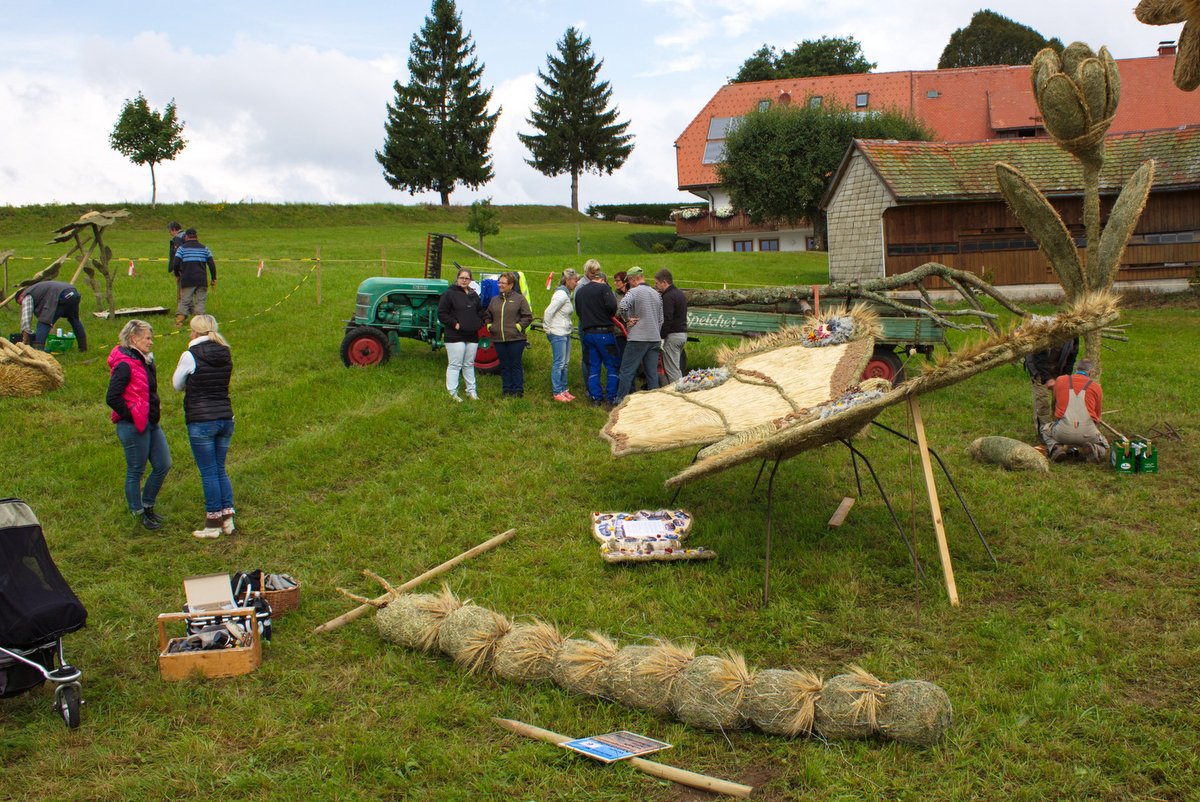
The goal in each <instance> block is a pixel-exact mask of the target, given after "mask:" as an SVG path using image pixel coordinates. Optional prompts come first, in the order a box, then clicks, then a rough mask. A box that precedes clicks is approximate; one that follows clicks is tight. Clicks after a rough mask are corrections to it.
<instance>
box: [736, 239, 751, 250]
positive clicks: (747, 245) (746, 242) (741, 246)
mask: <svg viewBox="0 0 1200 802" xmlns="http://www.w3.org/2000/svg"><path fill="white" fill-rule="evenodd" d="M753 250H754V240H752V239H735V240H734V241H733V251H734V253H750V251H753Z"/></svg>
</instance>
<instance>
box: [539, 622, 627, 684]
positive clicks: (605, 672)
mask: <svg viewBox="0 0 1200 802" xmlns="http://www.w3.org/2000/svg"><path fill="white" fill-rule="evenodd" d="M616 656H617V645H616V644H615V643H613V642H612V641H611V640H610V639H609V638H608V637H606V636H604V635H601V634H600V633H599V632H589V633H588V637H587V639H586V640H584V639H583V638H568V639H566V640H564V641H563V642H562V646H560V647H559V649H558V654H556V655H555V656H554V666H553V668H551V670H550V677H551V679H553V680H554V682H555V683H557V684H558V686H559V687H560V688H563V689H565V690H568V691H574V692H575V693H582V694H584V695H586V696H607V695H608V678H609V668H610V666H611V665H612V661H613V658H614V657H616Z"/></svg>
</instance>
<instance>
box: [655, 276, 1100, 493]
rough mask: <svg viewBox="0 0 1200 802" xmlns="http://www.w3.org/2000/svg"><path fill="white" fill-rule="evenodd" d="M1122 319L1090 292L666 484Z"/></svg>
mask: <svg viewBox="0 0 1200 802" xmlns="http://www.w3.org/2000/svg"><path fill="white" fill-rule="evenodd" d="M1116 319H1117V303H1116V297H1115V296H1114V295H1113V294H1112V293H1109V292H1103V293H1091V294H1088V295H1086V296H1084V297H1083V298H1081V299H1080V300H1079V301H1078V302H1076V303H1075V304H1073V305H1071V306H1070V307H1068V308H1067V309H1066V310H1065V311H1064V312H1063V313H1061V314H1059V315H1057V316H1056V317H1055V318H1054V319H1053V320H1048V321H1038V322H1033V323H1029V322H1026V323H1024V324H1023V325H1022V326H1021V327H1020V328H1019V329H1017V330H1014V331H1008V332H1003V333H1001V334H997V335H993V336H992V337H989V338H988V339H986V340H984V341H982V342H980V343H978V344H977V345H975V346H973V347H967V348H962V349H960V350H959V351H957V352H955V353H954V354H953V355H952V356H950V357H948V358H945V359H942V360H940V361H938V362H937V363H935V364H933V365H931V366H928V367H927V368H926V370H925V371H924V372H923V373H922V374H921V375H920V376H917V377H915V378H911V379H909V380H908V381H905V382H904V383H903V384H900V385H897V386H896V387H894V388H892V389H891V390H890V391H888V392H887V393H885V394H883V395H882V396H880V397H878V398H876V399H874V400H871V401H867V402H866V403H862V404H858V405H856V406H852V407H849V408H848V409H846V410H845V411H844V412H841V413H839V414H836V415H831V416H829V417H826V418H817V419H815V420H806V419H801V420H799V421H796V422H786V423H785V424H784V425H782V426H780V427H779V428H778V430H777V431H775V432H773V433H769V434H767V435H765V436H763V437H761V438H757V439H750V440H748V441H746V442H743V443H738V444H736V445H732V446H730V447H728V448H726V449H724V450H721V451H719V452H718V453H712V454H707V455H706V454H701V455H700V456H699V457H698V458H697V459H696V461H695V462H693V463H692V464H691V465H690V466H688V467H687V468H685V469H684V470H683V471H681V472H680V473H678V474H676V475H675V476H672V477H671V478H669V479H667V481H666V484H667V486H669V487H673V486H679V485H684V484H688V483H690V482H694V481H696V480H697V479H701V478H703V477H705V476H709V475H711V474H714V473H719V472H721V471H724V470H728V469H729V468H733V467H735V466H737V465H741V464H743V463H746V462H758V461H762V460H765V459H786V458H789V457H793V456H795V455H797V454H800V453H802V452H804V451H808V450H810V449H813V448H817V447H819V446H823V445H826V444H827V443H832V442H835V441H837V440H840V439H846V438H849V437H851V436H853V435H854V434H855V433H856V432H858V431H859V430H860V429H861V428H862V427H863V426H865V425H866V424H868V423H870V422H871V421H872V420H874V418H875V417H876V416H877V415H878V414H879V413H880V412H882V411H883V410H884V409H886V408H888V407H890V406H893V405H895V404H899V403H902V402H904V401H906V400H907V399H908V397H909V396H910V395H922V394H924V393H928V392H932V391H933V390H940V389H941V388H943V387H948V386H950V385H952V384H957V383H958V382H961V381H964V380H966V379H969V378H970V377H971V376H975V375H977V374H979V373H983V372H984V371H987V370H991V369H993V368H996V367H999V366H1001V365H1006V364H1009V363H1011V362H1015V361H1017V360H1019V359H1023V358H1024V357H1026V356H1028V355H1029V354H1032V353H1035V352H1037V351H1044V350H1045V349H1047V348H1049V347H1051V346H1052V345H1057V344H1058V343H1061V342H1064V341H1066V340H1069V339H1073V338H1074V337H1078V336H1080V335H1082V334H1085V333H1087V332H1090V331H1095V330H1098V329H1100V328H1102V327H1104V326H1107V325H1109V324H1110V323H1112V322H1113V321H1115V320H1116ZM650 395H653V394H650Z"/></svg>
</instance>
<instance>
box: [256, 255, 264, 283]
mask: <svg viewBox="0 0 1200 802" xmlns="http://www.w3.org/2000/svg"><path fill="white" fill-rule="evenodd" d="M265 261H266V259H259V260H258V275H257V276H255V278H262V272H263V262H265Z"/></svg>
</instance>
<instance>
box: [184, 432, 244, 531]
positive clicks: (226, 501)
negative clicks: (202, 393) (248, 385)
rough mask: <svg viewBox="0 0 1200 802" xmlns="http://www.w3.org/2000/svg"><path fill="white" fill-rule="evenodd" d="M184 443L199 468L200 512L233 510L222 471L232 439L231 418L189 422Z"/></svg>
mask: <svg viewBox="0 0 1200 802" xmlns="http://www.w3.org/2000/svg"><path fill="white" fill-rule="evenodd" d="M187 429H188V440H190V441H191V443H192V456H194V457H195V458H196V467H197V468H199V469H200V484H201V486H202V487H203V488H204V511H205V512H207V513H217V512H221V511H222V510H229V509H233V485H231V484H230V483H229V474H228V473H226V472H225V455H226V454H228V453H229V441H230V440H232V439H233V418H225V419H224V420H206V421H201V422H200V423H189V424H188V425H187Z"/></svg>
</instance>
